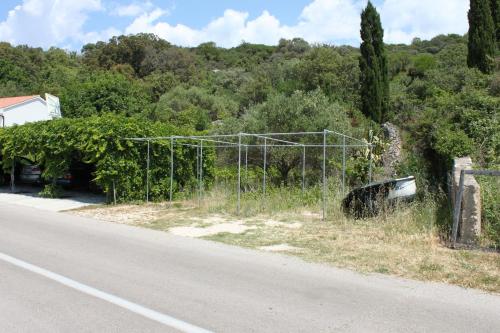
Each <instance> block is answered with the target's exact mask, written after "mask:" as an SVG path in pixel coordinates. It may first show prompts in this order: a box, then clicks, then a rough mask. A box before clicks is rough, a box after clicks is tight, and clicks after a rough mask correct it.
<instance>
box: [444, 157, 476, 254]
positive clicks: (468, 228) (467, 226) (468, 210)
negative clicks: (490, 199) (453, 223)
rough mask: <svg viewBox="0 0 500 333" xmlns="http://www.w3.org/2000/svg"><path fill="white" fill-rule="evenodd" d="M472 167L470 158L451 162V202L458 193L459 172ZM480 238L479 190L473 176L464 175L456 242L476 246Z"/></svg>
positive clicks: (456, 159) (461, 158)
mask: <svg viewBox="0 0 500 333" xmlns="http://www.w3.org/2000/svg"><path fill="white" fill-rule="evenodd" d="M472 167H473V164H472V160H471V158H470V157H460V158H455V159H454V161H453V175H452V177H453V184H452V185H453V187H452V193H451V197H452V202H453V203H454V202H455V197H456V195H457V193H458V185H459V182H460V171H461V170H471V169H472ZM480 236H481V188H480V186H479V184H478V182H477V181H476V179H475V178H474V176H473V175H465V179H464V189H463V196H462V209H461V212H460V222H459V232H458V242H459V243H463V244H476V243H477V240H478V238H479V237H480Z"/></svg>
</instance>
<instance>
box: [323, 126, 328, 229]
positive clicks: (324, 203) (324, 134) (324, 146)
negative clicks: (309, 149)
mask: <svg viewBox="0 0 500 333" xmlns="http://www.w3.org/2000/svg"><path fill="white" fill-rule="evenodd" d="M326 134H327V130H324V131H323V221H325V220H326Z"/></svg>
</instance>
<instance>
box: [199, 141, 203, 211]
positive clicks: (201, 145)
mask: <svg viewBox="0 0 500 333" xmlns="http://www.w3.org/2000/svg"><path fill="white" fill-rule="evenodd" d="M199 191H200V193H199V195H198V198H199V199H198V205H200V202H201V198H202V195H203V140H200V188H199Z"/></svg>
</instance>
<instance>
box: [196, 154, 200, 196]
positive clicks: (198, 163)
mask: <svg viewBox="0 0 500 333" xmlns="http://www.w3.org/2000/svg"><path fill="white" fill-rule="evenodd" d="M196 182H197V183H198V184H197V187H198V191H196V187H195V193H197V194H198V206H199V205H200V191H199V188H200V146H199V145H197V146H196Z"/></svg>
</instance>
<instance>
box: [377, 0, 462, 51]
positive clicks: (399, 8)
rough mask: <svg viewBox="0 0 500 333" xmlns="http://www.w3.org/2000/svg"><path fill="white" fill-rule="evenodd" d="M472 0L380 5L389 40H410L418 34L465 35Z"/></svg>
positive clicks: (390, 0) (394, 0)
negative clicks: (470, 0)
mask: <svg viewBox="0 0 500 333" xmlns="http://www.w3.org/2000/svg"><path fill="white" fill-rule="evenodd" d="M468 10H469V1H468V0H419V1H414V0H385V1H384V3H383V5H382V6H381V8H380V12H381V18H382V23H383V26H384V30H385V36H386V41H388V42H391V43H410V42H411V40H412V39H413V38H414V37H419V38H422V39H429V38H432V37H434V36H436V35H439V34H448V33H458V34H464V33H466V32H467V29H468V21H467V11H468Z"/></svg>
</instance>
